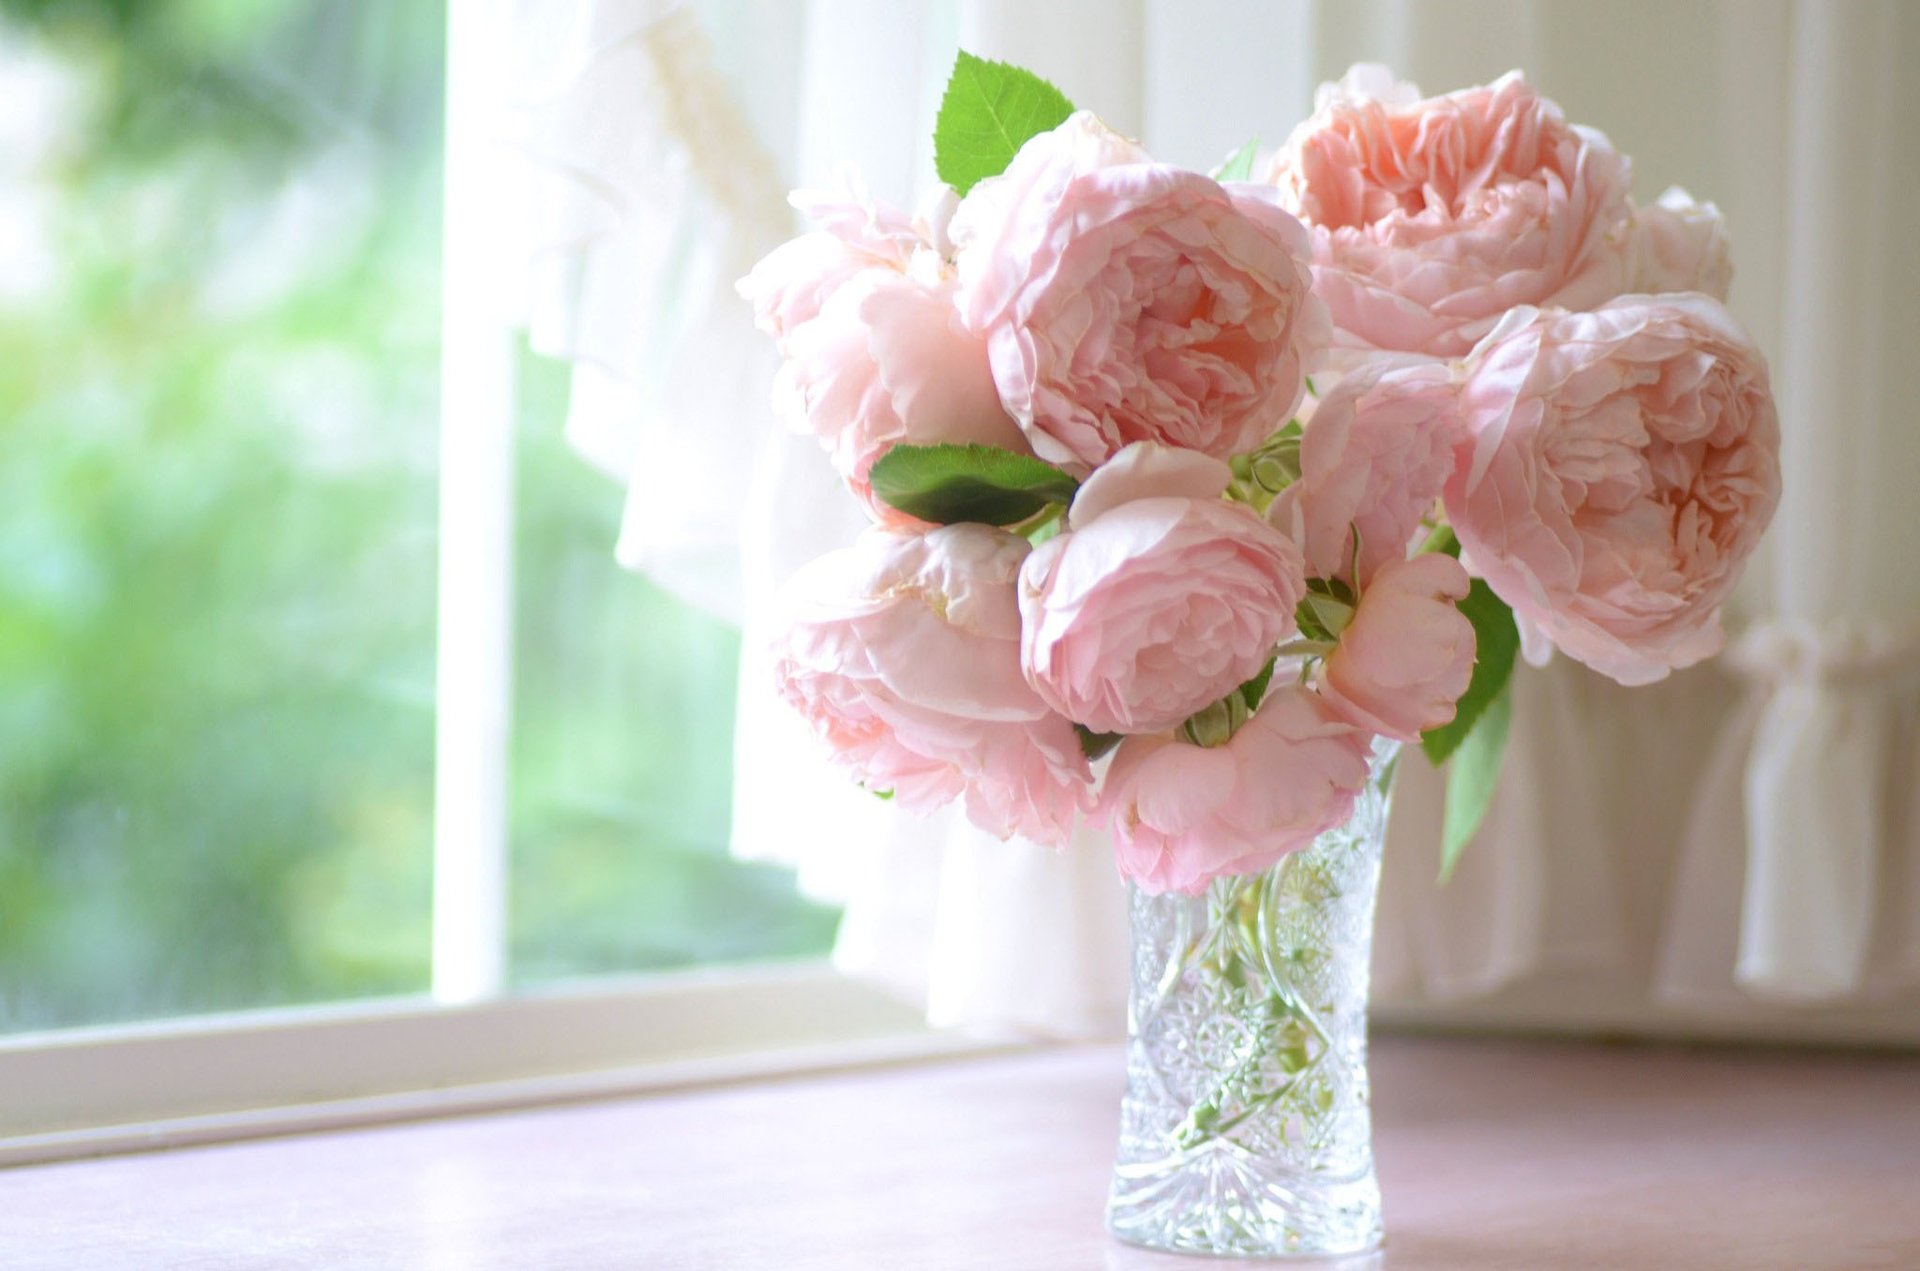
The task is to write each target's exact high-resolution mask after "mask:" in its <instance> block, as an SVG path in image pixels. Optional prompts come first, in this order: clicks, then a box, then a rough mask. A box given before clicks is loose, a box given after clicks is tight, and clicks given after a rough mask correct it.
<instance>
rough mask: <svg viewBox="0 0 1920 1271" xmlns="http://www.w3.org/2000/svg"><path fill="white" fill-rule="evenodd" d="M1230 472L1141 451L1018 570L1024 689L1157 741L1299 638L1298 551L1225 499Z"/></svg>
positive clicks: (1069, 712) (1093, 489)
mask: <svg viewBox="0 0 1920 1271" xmlns="http://www.w3.org/2000/svg"><path fill="white" fill-rule="evenodd" d="M1231 480H1232V473H1231V472H1230V471H1229V470H1228V468H1227V465H1226V464H1224V463H1221V462H1220V461H1219V460H1217V459H1212V458H1209V457H1207V456H1205V455H1202V454H1199V453H1196V452H1193V451H1181V450H1174V449H1171V448H1169V447H1164V446H1157V445H1154V444H1153V443H1151V442H1135V443H1134V444H1133V445H1131V446H1128V447H1127V448H1126V449H1124V450H1122V451H1121V452H1120V453H1119V454H1118V455H1116V456H1114V458H1113V460H1112V461H1111V462H1109V463H1108V464H1106V465H1105V466H1104V467H1102V468H1100V469H1099V470H1098V471H1097V472H1095V473H1094V474H1093V476H1092V477H1091V478H1090V479H1089V480H1088V481H1087V483H1086V484H1085V485H1084V486H1082V487H1081V488H1080V492H1079V494H1078V495H1077V496H1076V497H1075V499H1074V503H1073V508H1072V511H1071V514H1070V515H1069V517H1068V523H1067V530H1066V532H1064V533H1062V534H1061V535H1059V536H1058V537H1057V538H1054V539H1052V540H1050V541H1048V542H1046V543H1044V544H1042V545H1041V546H1040V547H1039V548H1037V549H1035V551H1034V553H1033V555H1032V556H1030V557H1029V558H1028V559H1027V563H1026V565H1025V567H1024V568H1023V569H1022V570H1021V571H1020V613H1021V617H1022V619H1023V620H1024V623H1025V630H1024V634H1023V636H1022V643H1021V657H1022V661H1023V664H1024V666H1025V668H1026V674H1027V680H1028V682H1029V683H1030V684H1032V685H1033V688H1034V690H1035V691H1036V692H1037V693H1039V695H1040V697H1041V698H1042V699H1043V700H1044V701H1046V702H1047V704H1048V705H1049V706H1051V707H1052V708H1053V709H1055V710H1057V711H1059V712H1060V713H1061V714H1063V715H1065V716H1066V717H1067V718H1069V719H1071V720H1074V721H1076V722H1078V723H1081V724H1084V725H1086V726H1087V727H1088V728H1091V729H1093V730H1095V731H1096V732H1117V733H1150V732H1158V731H1160V730H1162V729H1167V728H1172V727H1173V726H1174V725H1176V724H1178V723H1180V722H1181V721H1182V720H1184V719H1185V718H1186V717H1187V716H1189V715H1191V714H1193V713H1194V712H1195V711H1197V710H1199V709H1201V708H1202V707H1204V706H1207V705H1209V704H1211V703H1213V702H1215V701H1218V700H1219V699H1220V698H1222V697H1224V696H1226V694H1227V693H1229V692H1230V691H1232V690H1233V689H1234V688H1235V687H1236V686H1238V685H1239V684H1241V683H1243V682H1244V681H1246V680H1249V679H1251V678H1253V676H1254V675H1256V674H1257V673H1258V672H1259V671H1260V670H1261V668H1262V667H1264V666H1265V665H1266V663H1267V659H1268V658H1269V657H1271V656H1272V654H1273V649H1274V646H1275V645H1276V644H1278V643H1279V642H1280V640H1281V639H1283V638H1284V637H1286V636H1287V635H1288V634H1289V633H1291V632H1292V631H1293V630H1294V618H1293V615H1294V606H1295V605H1297V604H1298V603H1299V601H1300V597H1301V595H1302V594H1303V593H1304V591H1305V588H1306V581H1305V578H1304V576H1303V575H1302V573H1301V566H1300V553H1299V550H1298V549H1297V548H1296V547H1294V545H1293V544H1292V543H1291V542H1290V541H1288V540H1287V539H1286V538H1285V537H1284V536H1282V535H1281V534H1279V533H1277V532H1275V531H1274V530H1273V528H1272V527H1270V526H1269V525H1267V524H1266V522H1264V521H1262V520H1261V519H1260V517H1259V516H1258V515H1257V514H1255V513H1254V512H1253V510H1252V509H1250V508H1247V507H1244V506H1241V505H1239V504H1233V503H1227V502H1224V501H1223V500H1222V499H1221V498H1220V495H1221V493H1222V491H1224V490H1225V489H1226V488H1227V485H1228V483H1229V482H1230V481H1231Z"/></svg>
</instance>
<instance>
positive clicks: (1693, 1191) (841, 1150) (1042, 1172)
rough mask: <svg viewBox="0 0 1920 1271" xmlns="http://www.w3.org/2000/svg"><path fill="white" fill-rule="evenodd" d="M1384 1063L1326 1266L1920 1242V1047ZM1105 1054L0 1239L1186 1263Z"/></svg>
mask: <svg viewBox="0 0 1920 1271" xmlns="http://www.w3.org/2000/svg"><path fill="white" fill-rule="evenodd" d="M1373 1072H1374V1090H1375V1109H1376V1112H1375V1120H1376V1140H1377V1150H1378V1156H1379V1164H1380V1176H1381V1184H1382V1187H1383V1189H1384V1191H1385V1195H1386V1220H1387V1249H1386V1251H1385V1252H1384V1254H1382V1255H1379V1256H1377V1257H1375V1258H1371V1259H1348V1260H1345V1261H1344V1262H1337V1263H1329V1262H1317V1263H1312V1264H1310V1265H1312V1266H1313V1267H1315V1268H1329V1267H1340V1268H1346V1267H1361V1266H1365V1267H1384V1268H1388V1269H1390V1271H1417V1269H1425V1268H1444V1269H1447V1271H1458V1269H1466V1268H1471V1269H1472V1271H1509V1269H1510V1271H1550V1269H1553V1268H1574V1269H1586V1268H1596V1269H1597V1268H1609V1269H1610V1268H1657V1267H1684V1268H1691V1269H1696V1271H1697V1269H1701V1268H1721V1267H1725V1268H1740V1269H1741V1271H1763V1269H1767V1268H1780V1269H1782V1271H1786V1269H1789V1268H1790V1269H1791V1271H1810V1269H1816V1268H1817V1269H1819V1271H1844V1269H1847V1268H1856V1267H1858V1268H1866V1267H1877V1268H1920V1058H1917V1057H1914V1056H1911V1055H1906V1056H1902V1055H1890V1054H1880V1055H1872V1054H1853V1055H1844V1054H1808V1053H1792V1052H1781V1051H1771V1052H1770V1051H1751V1050H1749V1051H1736V1050H1689V1049H1682V1048H1674V1047H1643V1046H1627V1045H1618V1046H1598V1045H1585V1044H1572V1043H1547V1042H1516V1041H1490V1040H1463V1039H1441V1038H1415V1037H1384V1038H1378V1039H1376V1042H1375V1047H1374V1063H1373ZM1120 1084H1121V1060H1120V1054H1119V1052H1118V1050H1117V1049H1114V1048H1111V1047H1079V1048H1052V1049H1037V1050H1028V1051H1021V1052H1017V1053H1014V1054H1011V1055H999V1056H994V1057H989V1058H975V1059H970V1060H962V1061H952V1062H946V1063H938V1064H925V1065H919V1066H912V1067H897V1068H889V1069H882V1070H870V1071H864V1072H843V1073H837V1074H832V1075H828V1076H815V1077H809V1078H804V1079H792V1080H785V1081H766V1082H758V1083H754V1084H749V1085H739V1086H732V1087H719V1088H713V1089H705V1090H694V1091H682V1092H678V1093H673V1094H667V1095H654V1096H650V1097H646V1098H634V1099H628V1100H618V1101H608V1102H604V1103H592V1104H576V1105H569V1106H559V1107H547V1108H538V1109H530V1110H523V1111H516V1112H508V1113H497V1114H493V1115H487V1116H471V1117H464V1118H458V1119H448V1120H441V1121H426V1122H418V1123H413V1124H405V1125H391V1126H384V1127H379V1128H373V1129H362V1130H352V1131H340V1132H334V1133H326V1134H314V1135H307V1136H301V1137H291V1138H284V1139H275V1140H262V1141H257V1142H250V1143H237V1144H227V1145H220V1146H213V1147H202V1148H193V1149H183V1150H178V1151H172V1152H159V1153H152V1154H147V1155H136V1156H125V1157H117V1158H112V1159H107V1160H97V1161H78V1162H69V1163H65V1164H58V1165H46V1166H38V1167H30V1168H24V1169H16V1170H12V1171H8V1172H5V1173H0V1267H6V1268H11V1269H17V1271H24V1269H28V1268H60V1269H61V1271H66V1269H67V1268H90V1267H105V1268H123V1267H156V1268H186V1269H191V1271H202V1269H204V1271H216V1269H219V1271H224V1269H226V1268H263V1267H274V1268H280V1267H285V1268H300V1267H326V1268H359V1267H367V1268H385V1267H407V1268H411V1267H421V1268H436V1269H437V1268H448V1269H459V1271H486V1269H489V1268H496V1267H497V1268H508V1267H511V1268H517V1269H518V1268H549V1267H550V1268H594V1269H597V1268H625V1267H639V1268H649V1269H653V1268H658V1269H661V1271H708V1269H710V1268H711V1269H715V1271H720V1269H724V1271H735V1269H737V1268H759V1267H777V1268H781V1269H782V1271H828V1269H836V1271H837V1269H839V1268H859V1269H861V1271H869V1269H875V1271H895V1269H914V1271H946V1269H949V1268H951V1269H955V1271H958V1269H961V1268H969V1269H970V1268H983V1269H984V1268H992V1269H993V1271H1024V1269H1027V1268H1032V1269H1034V1271H1039V1269H1041V1268H1048V1269H1051V1268H1066V1269H1077V1268H1099V1269H1101V1271H1176V1269H1180V1268H1184V1269H1185V1271H1194V1268H1196V1267H1203V1266H1205V1265H1206V1262H1205V1261H1204V1260H1195V1259H1191V1258H1181V1257H1171V1256H1166V1255H1156V1254H1148V1253H1144V1252H1141V1251H1138V1250H1133V1249H1128V1248H1125V1247H1123V1246H1120V1245H1117V1244H1114V1243H1113V1242H1111V1241H1110V1240H1108V1239H1107V1237H1106V1236H1105V1235H1104V1234H1103V1232H1102V1230H1101V1206H1102V1203H1103V1202H1104V1199H1105V1192H1106V1183H1107V1169H1108V1165H1109V1161H1110V1159H1111V1153H1112V1149H1113V1142H1114V1135H1115V1124H1116V1102H1117V1100H1118V1098H1119V1093H1120ZM1228 1265H1232V1264H1228ZM1240 1265H1248V1264H1244V1263H1243V1264H1240Z"/></svg>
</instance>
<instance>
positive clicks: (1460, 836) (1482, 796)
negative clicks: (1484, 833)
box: [1440, 693, 1513, 883]
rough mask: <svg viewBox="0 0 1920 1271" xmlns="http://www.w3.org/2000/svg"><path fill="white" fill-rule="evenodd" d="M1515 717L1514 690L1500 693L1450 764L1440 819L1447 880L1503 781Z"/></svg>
mask: <svg viewBox="0 0 1920 1271" xmlns="http://www.w3.org/2000/svg"><path fill="white" fill-rule="evenodd" d="M1512 720H1513V694H1511V693H1500V694H1497V695H1496V696H1495V697H1494V699H1493V701H1492V702H1490V703H1488V704H1487V708H1486V709H1485V710H1484V711H1482V712H1481V713H1480V719H1479V722H1478V723H1477V724H1476V725H1475V726H1474V728H1473V729H1472V731H1470V732H1469V733H1468V734H1467V737H1466V740H1465V741H1463V742H1462V743H1461V744H1460V748H1459V749H1458V750H1456V751H1455V752H1454V754H1453V762H1452V763H1451V764H1449V765H1448V767H1447V810H1446V814H1445V816H1444V817H1443V818H1442V819H1441V836H1440V881H1441V882H1443V883H1444V882H1445V881H1446V880H1447V879H1448V878H1449V877H1450V876H1451V875H1452V874H1453V867H1454V865H1455V864H1457V863H1458V862H1459V860H1460V853H1461V851H1462V850H1463V849H1465V847H1466V846H1467V843H1468V842H1469V841H1471V840H1472V838H1473V836H1474V832H1475V831H1477V830H1478V829H1479V828H1480V823H1481V822H1482V821H1484V820H1486V818H1487V807H1488V805H1490V804H1491V803H1492V802H1493V792H1494V790H1495V788H1496V787H1498V786H1499V784H1500V758H1501V755H1502V754H1503V753H1504V752H1505V751H1506V748H1507V726H1508V724H1510V723H1511V722H1512Z"/></svg>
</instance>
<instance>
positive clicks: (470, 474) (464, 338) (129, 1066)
mask: <svg viewBox="0 0 1920 1271" xmlns="http://www.w3.org/2000/svg"><path fill="white" fill-rule="evenodd" d="M488 14H489V9H488V6H487V4H486V3H485V0H449V3H448V28H447V42H446V67H447V72H446V74H447V88H446V112H447V113H446V135H445V146H446V152H445V165H446V167H445V205H444V211H443V235H444V238H443V243H442V258H443V270H442V287H441V300H442V309H441V326H442V350H441V369H440V388H441V398H440V420H439V425H440V440H439V453H440V465H441V466H440V473H439V478H438V489H439V499H440V508H439V527H440V544H439V548H440V557H439V563H438V576H439V585H438V611H437V616H436V622H437V627H438V633H439V634H438V641H437V645H438V647H437V652H436V667H435V680H436V717H435V777H434V823H433V824H434V829H433V834H434V838H433V900H432V904H433V915H432V955H431V968H432V979H431V990H430V992H429V993H427V994H424V995H417V996H407V997H395V998H384V999H354V1000H348V1001H343V1002H336V1003H327V1004H324V1005H317V1006H300V1007H289V1008H279V1009H272V1008H269V1009H260V1010H247V1011H240V1012H234V1013H230V1014H222V1015H211V1016H187V1017H175V1018H170V1019H163V1020H155V1021H150V1022H141V1023H130V1024H117V1025H107V1026H96V1027H82V1028H71V1029H59V1030H51V1031H46V1032H37V1033H21V1034H13V1035H0V1167H4V1166H9V1165H20V1164H26V1163H36V1162H47V1161H55V1160H64V1159H71V1158H75V1157H84V1156H95V1155H103V1154H107V1153H113V1152H122V1151H133V1150H145V1149H153V1148H163V1147H174V1146H182V1145H187V1144H194V1143H207V1142H214V1141H220V1140H227V1139H235V1138H245V1137H253V1136H259V1135H266V1134H280V1133H290V1132H296V1131H305V1130H316V1129H325V1128H338V1127H345V1126H354V1125H366V1124H373V1123H378V1122H384V1121H391V1120H398V1119H408V1118H415V1117H422V1116H436V1115H448V1114H454V1113H461V1112H474V1111H482V1110H491V1109H498V1108H505V1107H512V1106H521V1105H527V1104H534V1103H543V1102H551V1101H555V1100H567V1099H583V1098H594V1097H604V1096H608V1095H616V1094H631V1093H637V1092H641V1091H647V1090H655V1089H662V1088H670V1087H675V1086H685V1085H689V1084H704V1083H710V1082H716V1081H725V1080H737V1079H741V1078H746V1077H754V1076H767V1075H773V1074H784V1073H793V1072H799V1071H810V1070H820V1069H825V1068H837V1067H846V1066H862V1065H870V1064H876V1063H885V1062H898V1061H903V1060H911V1059H916V1058H927V1057H936V1056H949V1055H959V1054H967V1053H977V1052H982V1051H990V1050H995V1049H1001V1048H1004V1047H1005V1046H1007V1045H1008V1044H1010V1043H1009V1042H1008V1041H1007V1039H1004V1038H1002V1039H997V1040H996V1039H983V1038H980V1037H977V1036H975V1037H968V1036H963V1035H960V1034H957V1033H952V1032H942V1031H937V1030H934V1029H931V1028H929V1027H928V1026H927V1024H926V1023H925V1021H924V1019H923V1018H922V1017H921V1015H920V1014H919V1013H918V1012H917V1011H914V1010H911V1009H909V1008H908V1007H906V1006H904V1005H902V1004H901V1003H900V1002H898V1001H897V1000H894V999H892V998H889V997H887V996H885V995H884V994H882V993H881V992H879V991H878V990H876V989H874V988H872V987H870V986H866V985H863V984H860V983H857V982H855V981H853V980H851V979H848V978H847V977H844V976H842V975H840V974H839V973H837V972H836V971H834V970H833V969H832V967H831V966H830V965H829V964H828V963H826V962H825V961H824V960H820V961H808V962H795V963H784V964H760V965H749V966H734V967H716V968H702V969H698V970H689V971H682V972H671V973H660V974H643V975H627V976H607V977H597V978H593V979H585V980H581V981H579V982H576V983H573V984H569V985H563V986H555V987H550V988H544V989H539V990H535V991H531V992H520V991H516V992H514V993H512V994H511V995H509V992H508V983H507V922H506V917H507V879H508V873H507V866H508V851H507V845H508V823H507V807H508V804H507V791H508V786H507V782H508V780H509V775H510V774H509V768H508V756H509V746H510V741H511V734H510V728H511V701H512V673H513V656H512V654H513V651H512V630H513V619H514V613H513V560H512V548H513V534H514V506H513V504H514V460H515V422H516V421H515V411H516V393H515V389H516V385H515V374H514V368H515V353H516V342H517V338H518V337H517V331H516V324H515V321H514V318H513V299H512V297H510V296H509V295H508V294H507V292H506V288H505V287H504V286H503V285H502V284H501V281H500V278H499V270H498V268H497V262H498V260H499V259H500V251H501V248H502V246H503V244H504V243H505V241H506V239H505V238H504V236H503V231H504V228H505V227H504V222H503V221H502V219H501V212H500V204H499V200H498V198H497V194H498V192H499V191H498V184H497V164H496V157H497V156H496V151H495V146H496V144H497V143H496V136H497V132H496V129H495V127H494V123H495V117H494V115H493V113H492V112H493V110H494V101H493V98H492V96H491V93H492V89H493V86H494V85H496V84H498V83H500V82H502V81H501V80H500V79H499V78H498V77H497V76H496V75H495V73H494V69H493V68H494V67H495V66H496V65H498V60H497V59H498V56H499V53H500V50H499V49H498V48H496V47H494V46H493V44H492V43H490V37H491V24H490V22H489V20H488ZM608 551H609V556H611V553H612V545H611V544H609V545H608Z"/></svg>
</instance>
